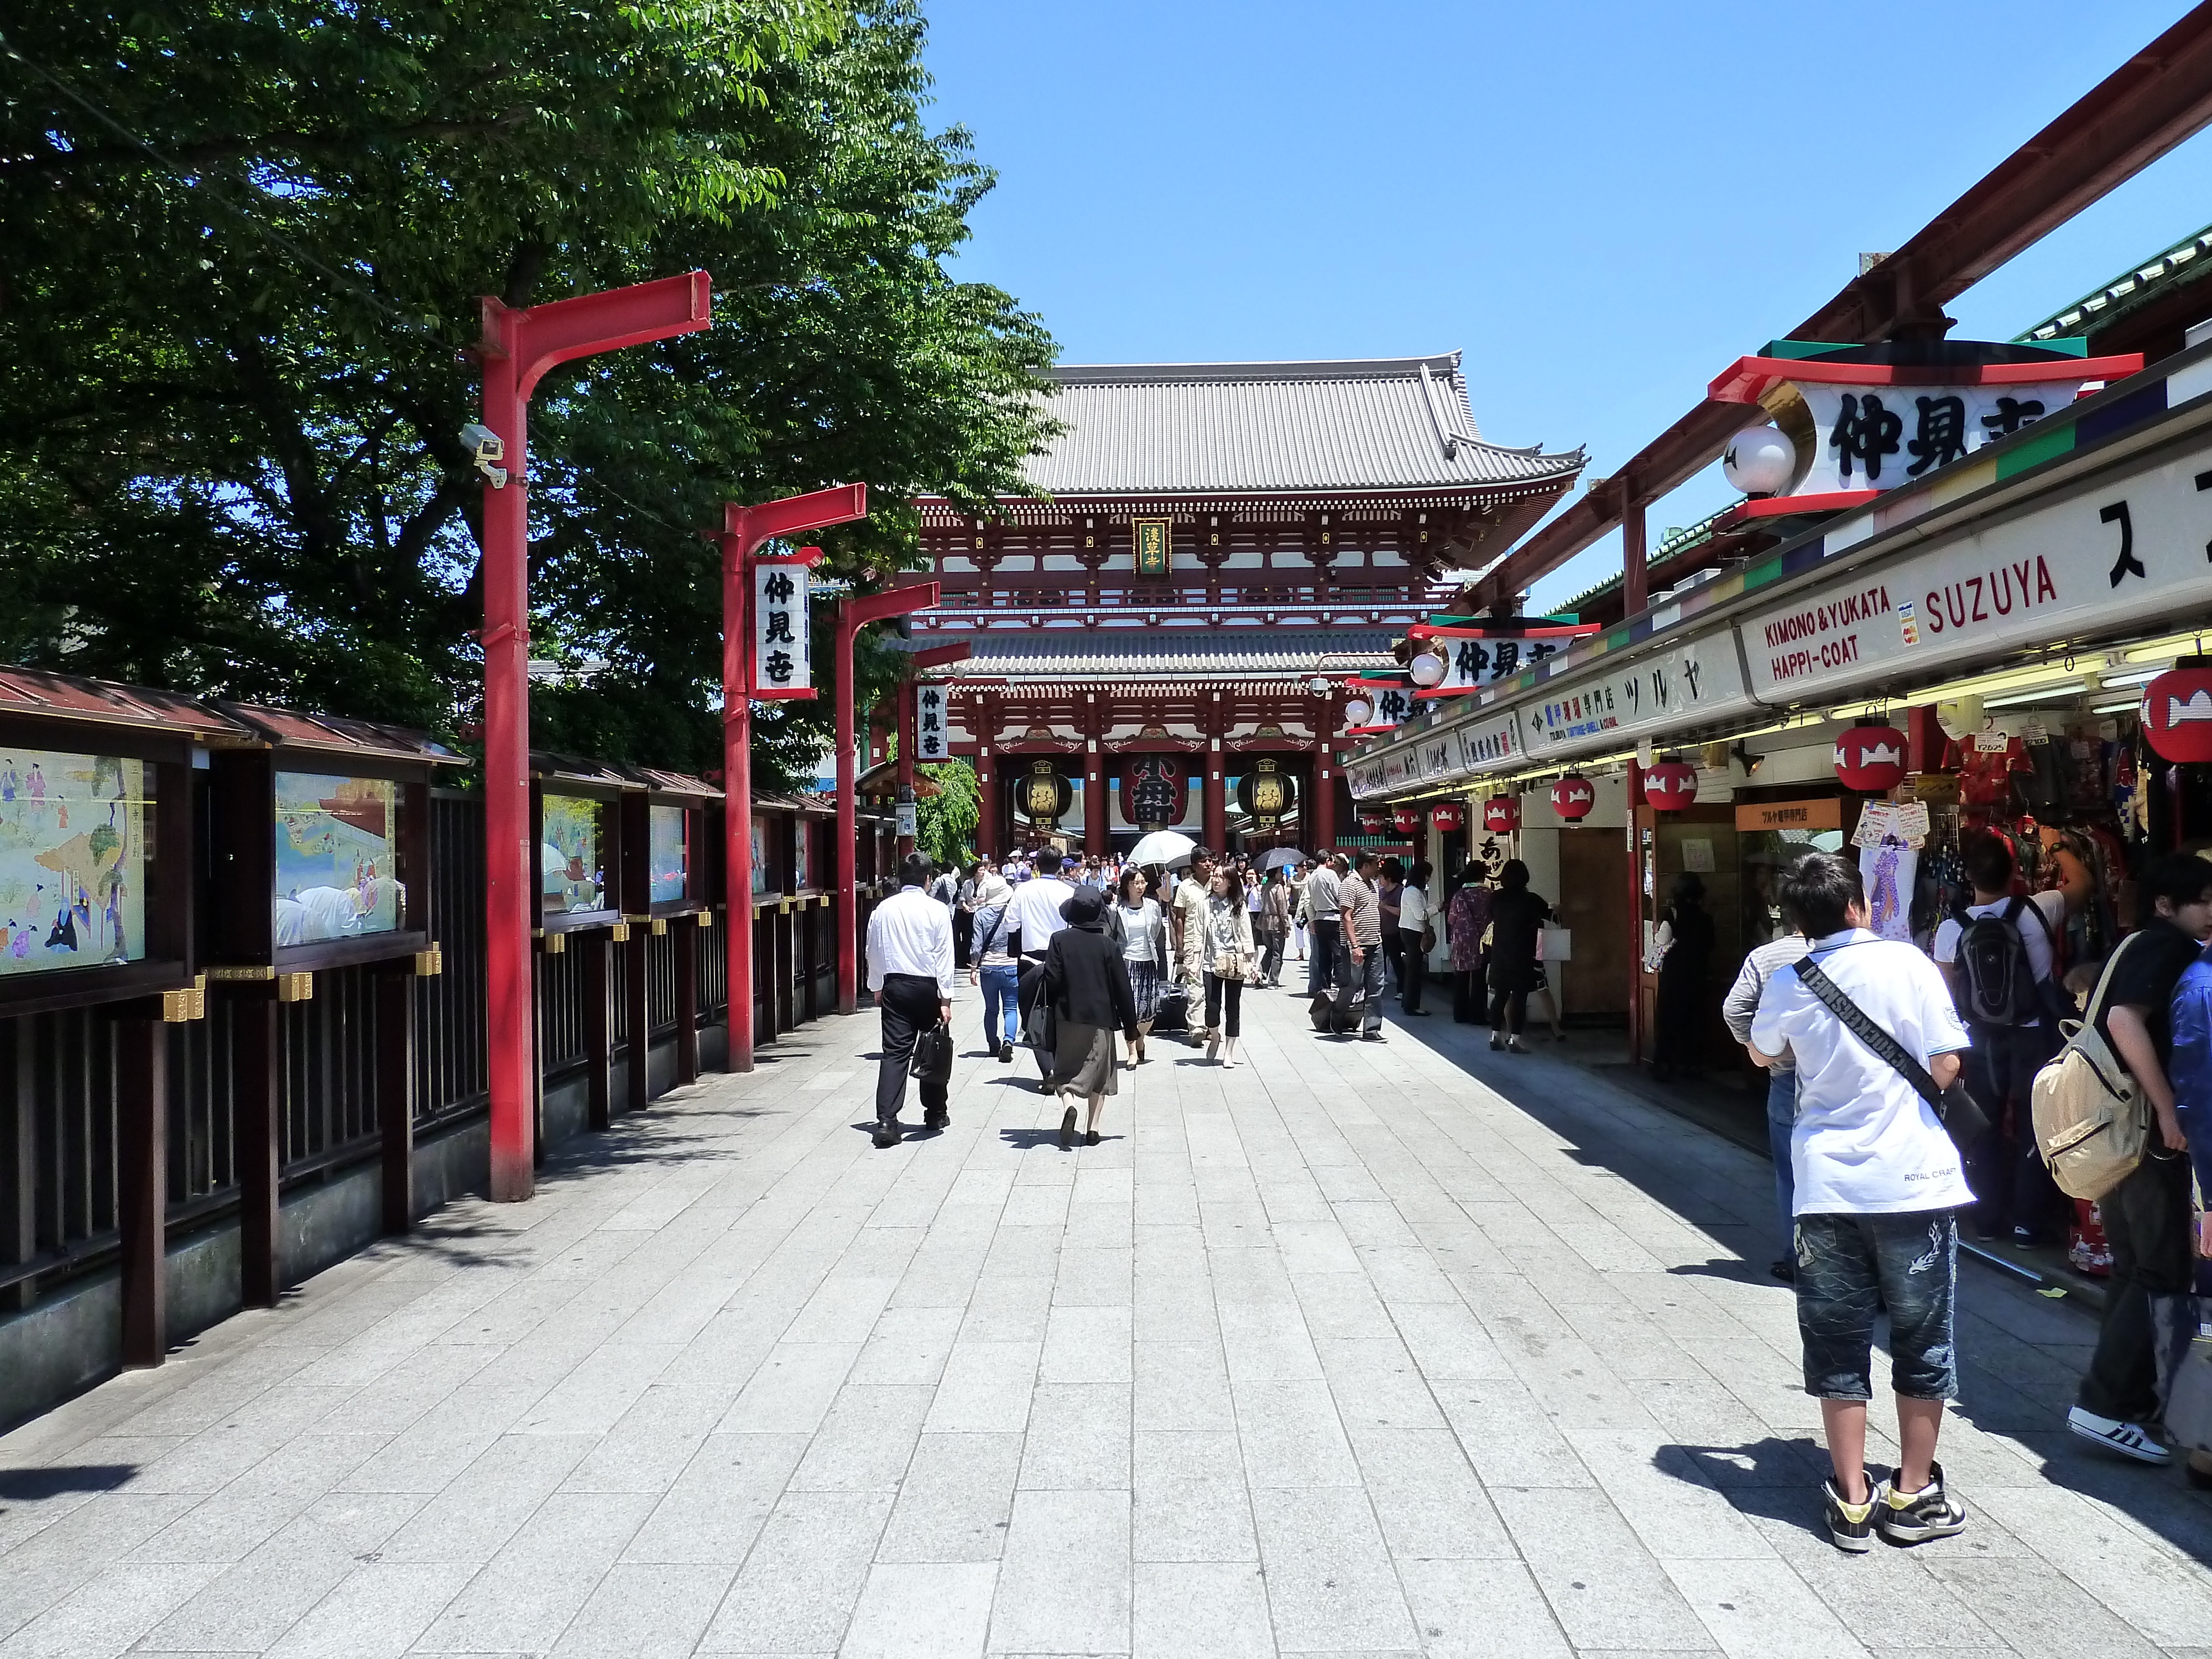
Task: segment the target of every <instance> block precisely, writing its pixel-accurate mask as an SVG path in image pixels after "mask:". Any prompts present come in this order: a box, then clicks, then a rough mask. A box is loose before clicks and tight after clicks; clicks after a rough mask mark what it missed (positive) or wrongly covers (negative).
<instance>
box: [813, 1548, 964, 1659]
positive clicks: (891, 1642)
mask: <svg viewBox="0 0 2212 1659" xmlns="http://www.w3.org/2000/svg"><path fill="white" fill-rule="evenodd" d="M998 1576H999V1569H998V1565H997V1564H996V1563H994V1562H989V1561H978V1562H971V1563H966V1564H962V1565H949V1564H933V1565H927V1566H922V1565H911V1564H907V1563H900V1562H881V1561H879V1562H878V1563H877V1564H876V1565H874V1566H872V1567H871V1568H870V1569H869V1570H868V1582H867V1585H866V1588H865V1589H862V1590H861V1592H860V1604H859V1606H857V1607H854V1610H853V1623H852V1626H851V1628H850V1629H849V1630H848V1632H847V1633H846V1637H845V1643H844V1645H843V1646H842V1648H840V1649H839V1650H838V1652H839V1654H840V1656H841V1659H914V1656H915V1655H918V1654H929V1655H932V1656H936V1655H942V1656H944V1659H981V1654H982V1652H983V1641H984V1638H985V1636H986V1635H987V1633H988V1632H989V1628H990V1622H991V1601H992V1595H993V1593H994V1590H995V1589H996V1588H997V1584H998Z"/></svg>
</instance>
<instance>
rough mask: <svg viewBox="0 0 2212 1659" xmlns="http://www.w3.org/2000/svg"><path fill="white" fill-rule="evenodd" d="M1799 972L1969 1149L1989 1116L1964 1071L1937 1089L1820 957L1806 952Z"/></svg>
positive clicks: (1806, 984)
mask: <svg viewBox="0 0 2212 1659" xmlns="http://www.w3.org/2000/svg"><path fill="white" fill-rule="evenodd" d="M1797 977H1798V979H1799V980H1801V981H1803V983H1804V987H1805V988H1806V989H1807V990H1808V991H1810V992H1811V993H1812V994H1814V996H1816V997H1818V998H1820V1000H1821V1001H1822V1002H1823V1003H1825V1004H1826V1006H1827V1009H1828V1012H1830V1013H1832V1014H1833V1015H1834V1016H1835V1017H1836V1018H1838V1019H1839V1020H1841V1021H1842V1022H1843V1023H1844V1030H1847V1031H1849V1032H1850V1034H1851V1035H1852V1036H1855V1037H1857V1039H1858V1040H1859V1041H1860V1042H1863V1043H1865V1044H1866V1046H1867V1047H1868V1048H1871V1049H1873V1050H1874V1052H1875V1054H1878V1055H1879V1056H1881V1059H1883V1060H1886V1061H1887V1062H1888V1064H1889V1065H1890V1066H1891V1067H1892V1068H1893V1070H1894V1071H1895V1072H1896V1073H1897V1074H1898V1075H1899V1077H1901V1078H1903V1079H1905V1081H1906V1082H1907V1083H1910V1084H1911V1085H1912V1086H1913V1087H1914V1088H1915V1089H1917V1090H1918V1091H1920V1097H1921V1098H1922V1099H1923V1100H1924V1101H1926V1102H1927V1103H1928V1104H1929V1106H1930V1107H1931V1108H1933V1109H1934V1110H1935V1113H1936V1121H1937V1122H1939V1123H1941V1124H1942V1126H1943V1127H1944V1128H1945V1129H1946V1130H1948V1132H1949V1133H1950V1136H1951V1140H1952V1144H1953V1145H1954V1146H1957V1147H1958V1149H1959V1152H1960V1156H1962V1157H1963V1156H1964V1155H1965V1154H1966V1152H1969V1151H1971V1150H1972V1148H1973V1147H1974V1146H1975V1145H1976V1143H1978V1141H1979V1140H1980V1139H1981V1138H1982V1136H1983V1135H1984V1133H1987V1131H1988V1129H1989V1127H1990V1116H1989V1114H1988V1113H1987V1112H1984V1110H1983V1109H1981V1105H1980V1103H1978V1102H1977V1101H1976V1100H1975V1098H1974V1097H1973V1096H1972V1095H1970V1094H1968V1093H1967V1092H1966V1082H1965V1080H1964V1078H1963V1076H1961V1077H1959V1078H1954V1079H1952V1080H1951V1086H1950V1087H1949V1088H1948V1089H1939V1088H1937V1087H1936V1079H1934V1078H1933V1077H1930V1076H1929V1073H1928V1068H1927V1067H1926V1066H1923V1065H1922V1064H1921V1063H1920V1061H1919V1060H1917V1059H1915V1058H1914V1057H1913V1056H1912V1055H1911V1054H1907V1053H1906V1052H1905V1045H1904V1044H1903V1043H1901V1042H1899V1041H1898V1040H1897V1039H1896V1038H1895V1037H1893V1036H1890V1034H1889V1033H1888V1032H1887V1031H1885V1030H1882V1029H1881V1026H1879V1025H1877V1024H1875V1023H1874V1020H1873V1019H1872V1018H1870V1017H1869V1015H1868V1013H1867V1011H1866V1010H1865V1009H1863V1008H1862V1007H1860V1006H1858V1004H1857V1003H1856V1002H1853V1001H1852V1000H1850V997H1849V996H1848V995H1847V994H1845V993H1844V987H1842V986H1840V985H1838V984H1837V983H1836V981H1833V980H1832V979H1830V978H1829V977H1828V976H1827V975H1826V974H1825V973H1823V972H1821V971H1820V963H1816V962H1814V960H1813V958H1812V957H1806V958H1805V959H1804V960H1803V961H1802V962H1800V963H1798V964H1797Z"/></svg>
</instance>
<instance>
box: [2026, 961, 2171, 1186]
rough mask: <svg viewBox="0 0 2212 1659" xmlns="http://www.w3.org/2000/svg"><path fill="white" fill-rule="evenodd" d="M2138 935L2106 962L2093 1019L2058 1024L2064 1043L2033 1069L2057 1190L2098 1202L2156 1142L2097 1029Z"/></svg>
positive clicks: (2134, 1090) (2039, 1120) (2131, 1085)
mask: <svg viewBox="0 0 2212 1659" xmlns="http://www.w3.org/2000/svg"><path fill="white" fill-rule="evenodd" d="M2138 937H2140V935H2131V936H2130V937H2129V938H2128V939H2123V940H2122V941H2121V942H2120V946H2119V950H2117V951H2113V952H2112V956H2111V957H2110V958H2109V959H2108V960H2107V961H2106V963H2105V971H2104V972H2103V973H2101V974H2100V975H2098V976H2097V989H2096V993H2095V994H2093V996H2091V997H2090V999H2089V1011H2088V1015H2087V1018H2084V1019H2082V1020H2080V1021H2075V1020H2070V1019H2069V1020H2062V1021H2060V1022H2059V1026H2058V1029H2059V1030H2061V1031H2063V1032H2064V1033H2065V1035H2066V1046H2065V1047H2064V1048H2061V1049H2060V1050H2059V1051H2058V1054H2057V1058H2056V1059H2054V1060H2052V1061H2051V1063H2050V1064H2049V1065H2048V1066H2045V1067H2044V1068H2043V1069H2042V1070H2041V1071H2039V1072H2038V1073H2036V1074H2035V1088H2034V1091H2033V1100H2034V1110H2035V1146H2036V1150H2037V1151H2038V1152H2040V1153H2041V1154H2042V1155H2043V1161H2044V1163H2045V1164H2047V1165H2049V1166H2050V1170H2051V1179H2052V1180H2053V1181H2056V1182H2057V1183H2058V1190H2059V1191H2061V1192H2063V1193H2064V1194H2066V1195H2067V1196H2068V1197H2069V1198H2085V1199H2087V1200H2090V1202H2092V1203H2094V1202H2095V1201H2096V1200H2099V1199H2100V1198H2102V1197H2104V1195H2105V1194H2106V1193H2109V1192H2111V1191H2112V1188H2115V1187H2117V1186H2118V1185H2119V1184H2120V1182H2123V1181H2124V1180H2126V1179H2127V1178H2128V1177H2129V1176H2131V1175H2133V1174H2134V1173H2135V1170H2136V1165H2137V1164H2141V1163H2142V1158H2143V1152H2144V1151H2145V1149H2146V1148H2148V1146H2149V1144H2150V1113H2149V1111H2148V1109H2146V1107H2145V1103H2144V1101H2143V1097H2142V1091H2141V1089H2140V1088H2138V1087H2137V1085H2136V1080H2135V1079H2133V1078H2131V1077H2130V1076H2129V1075H2128V1072H2127V1068H2126V1067H2125V1066H2123V1065H2121V1064H2120V1060H2119V1056H2118V1054H2114V1053H2113V1052H2112V1044H2111V1043H2110V1042H2107V1041H2106V1038H2105V1034H2104V1033H2103V1032H2102V1031H2100V1030H2098V1029H2097V1021H2098V1018H2100V1016H2101V1015H2102V1014H2103V1013H2104V1012H2105V994H2106V992H2107V991H2108V990H2109V989H2110V988H2111V987H2112V969H2114V968H2115V967H2117V966H2118V963H2119V960H2120V955H2121V952H2122V951H2125V950H2126V949H2127V948H2128V946H2129V945H2131V944H2133V943H2134V942H2135V939H2136V938H2138Z"/></svg>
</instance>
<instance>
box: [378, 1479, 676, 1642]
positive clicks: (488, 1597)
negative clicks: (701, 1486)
mask: <svg viewBox="0 0 2212 1659" xmlns="http://www.w3.org/2000/svg"><path fill="white" fill-rule="evenodd" d="M652 1508H653V1499H652V1498H650V1497H648V1496H647V1495H645V1494H643V1493H639V1492H556V1493H555V1494H554V1495H553V1496H552V1497H550V1498H547V1499H546V1500H545V1502H544V1504H542V1505H540V1506H539V1508H538V1512H537V1513H536V1514H535V1515H533V1516H531V1517H530V1520H529V1522H527V1523H526V1525H525V1526H524V1527H523V1528H522V1530H521V1531H520V1532H519V1533H517V1534H515V1535H514V1537H513V1539H512V1540H511V1541H509V1542H508V1543H507V1547H505V1548H504V1549H502V1550H501V1551H500V1553H498V1554H497V1555H496V1556H495V1557H494V1558H493V1559H492V1561H491V1564H490V1565H489V1566H487V1567H486V1568H485V1569H484V1570H483V1571H482V1572H480V1573H478V1574H477V1576H476V1577H474V1578H473V1579H471V1580H470V1582H469V1584H468V1587H467V1588H466V1589H464V1590H463V1591H462V1592H461V1593H460V1594H459V1595H457V1596H455V1597H454V1598H453V1601H452V1602H450V1603H449V1604H448V1605H447V1607H446V1609H445V1611H444V1612H443V1613H441V1614H440V1615H439V1616H438V1619H437V1620H436V1622H435V1623H434V1624H433V1625H432V1626H430V1628H429V1629H428V1630H427V1631H425V1632H423V1633H422V1636H421V1637H420V1638H418V1639H417V1640H416V1644H415V1649H414V1650H415V1651H416V1652H417V1653H543V1652H544V1651H545V1650H547V1649H549V1648H550V1647H552V1646H553V1644H555V1643H556V1642H557V1641H558V1640H559V1639H560V1638H561V1633H562V1631H563V1630H564V1629H566V1628H567V1626H568V1621H569V1620H571V1619H573V1618H574V1617H575V1615H576V1613H577V1612H578V1610H579V1609H580V1608H581V1607H583V1605H584V1604H585V1602H586V1601H588V1600H590V1598H591V1595H592V1590H593V1589H595V1588H596V1587H597V1585H598V1583H599V1579H600V1577H602V1576H603V1575H604V1574H605V1572H606V1571H607V1570H608V1569H609V1568H610V1567H611V1566H612V1565H614V1563H615V1560H616V1559H617V1557H618V1556H620V1555H621V1553H622V1552H623V1549H624V1548H625V1547H627V1546H628V1545H629V1541H630V1539H631V1537H632V1535H633V1534H635V1532H636V1531H637V1528H638V1527H639V1526H640V1525H641V1523H642V1522H644V1520H645V1517H646V1516H647V1513H648V1512H649V1511H650V1510H652Z"/></svg>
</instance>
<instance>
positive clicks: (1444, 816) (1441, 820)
mask: <svg viewBox="0 0 2212 1659" xmlns="http://www.w3.org/2000/svg"><path fill="white" fill-rule="evenodd" d="M1429 822H1430V823H1433V824H1435V825H1436V826H1437V829H1441V830H1443V832H1444V833H1445V834H1446V835H1451V834H1453V833H1454V832H1455V831H1456V830H1461V829H1466V828H1467V808H1466V807H1465V806H1464V805H1462V804H1461V803H1459V802H1458V801H1455V800H1448V801H1443V802H1440V803H1438V804H1437V805H1435V806H1432V807H1431V808H1430V809H1429Z"/></svg>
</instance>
